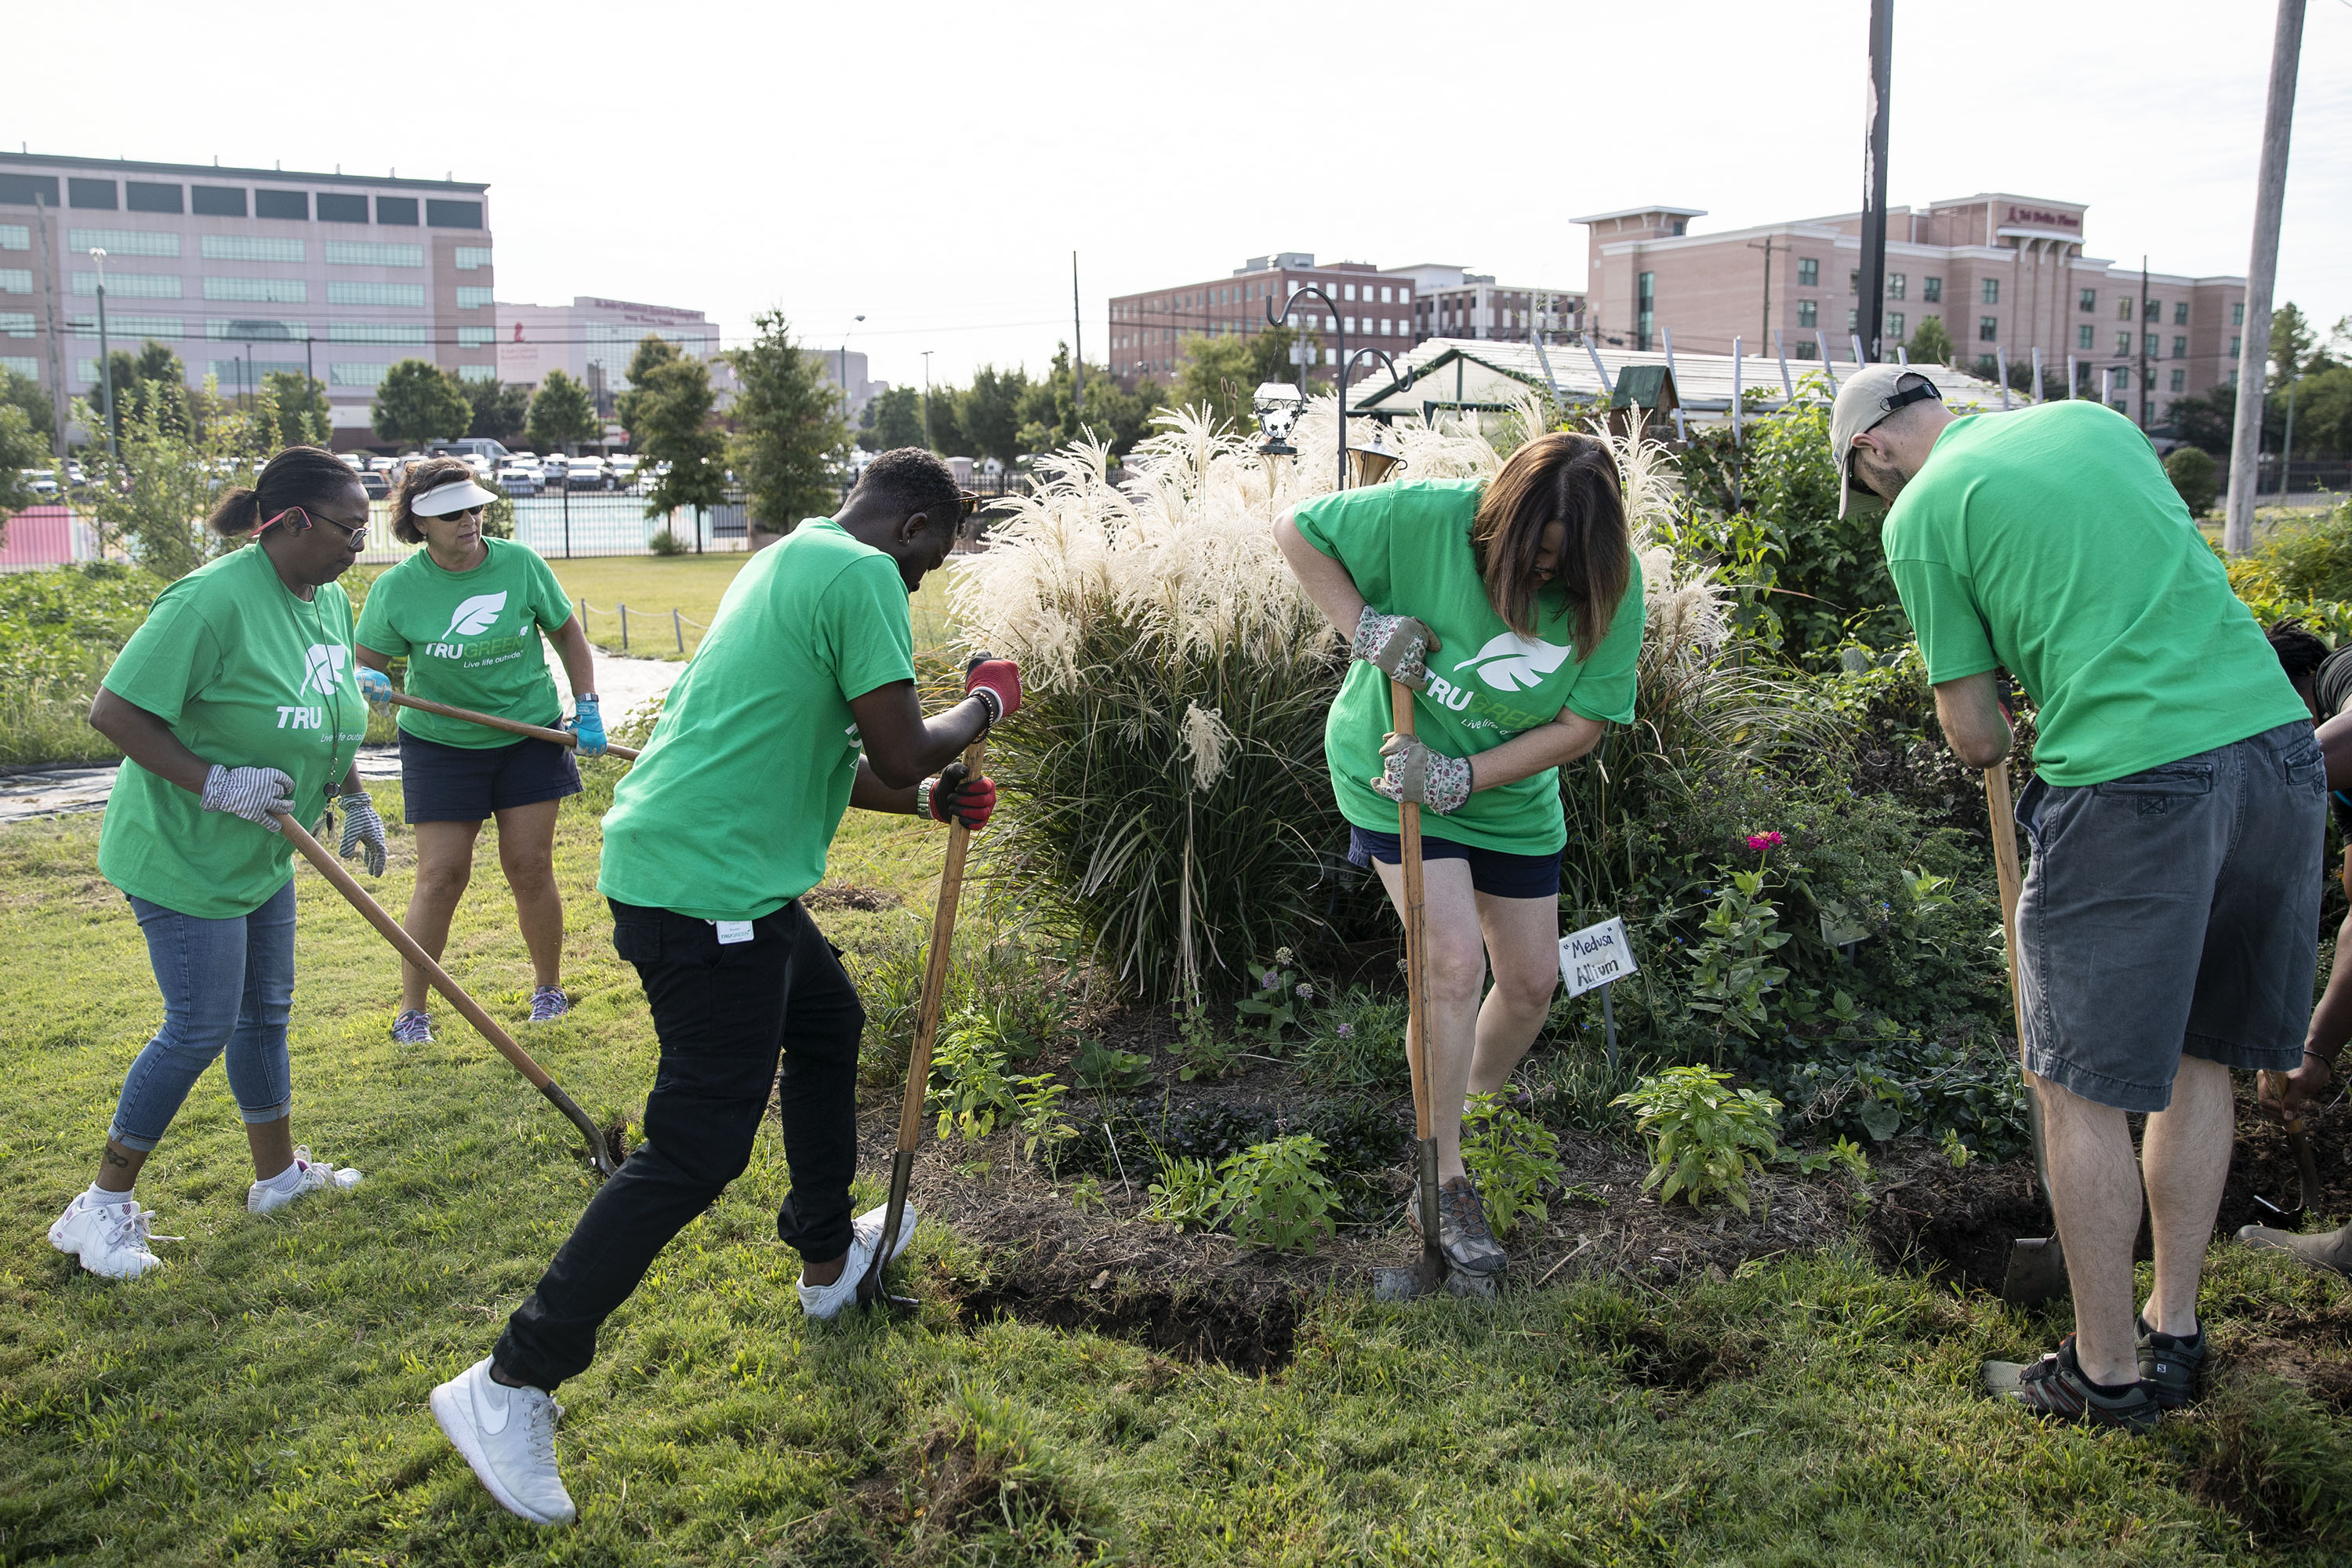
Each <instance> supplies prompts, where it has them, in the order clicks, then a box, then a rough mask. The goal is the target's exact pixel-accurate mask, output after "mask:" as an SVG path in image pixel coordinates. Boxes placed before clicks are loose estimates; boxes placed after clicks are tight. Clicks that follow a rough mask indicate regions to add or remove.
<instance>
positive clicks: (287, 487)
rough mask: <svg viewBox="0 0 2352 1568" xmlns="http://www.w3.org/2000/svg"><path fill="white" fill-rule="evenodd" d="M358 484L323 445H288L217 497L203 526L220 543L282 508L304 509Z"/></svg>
mask: <svg viewBox="0 0 2352 1568" xmlns="http://www.w3.org/2000/svg"><path fill="white" fill-rule="evenodd" d="M358 483H359V476H358V475H356V474H354V473H352V470H351V468H350V466H349V465H347V464H346V463H345V462H344V461H343V460H342V459H341V458H338V457H336V456H335V455H334V454H333V453H332V452H330V451H328V450H327V449H326V448H325V447H285V448H283V449H281V450H280V451H279V452H278V455H277V456H276V457H274V458H270V459H269V461H268V463H267V464H265V465H263V467H262V470H261V473H260V475H259V476H258V477H257V478H256V479H254V481H253V483H252V484H250V485H239V486H237V487H236V489H232V490H229V491H227V492H226V493H225V494H223V495H222V497H221V499H220V501H219V504H218V505H216V506H215V507H214V508H213V511H212V515H211V516H210V517H208V518H206V519H205V527H206V528H208V529H210V530H211V531H213V532H215V533H216V534H218V535H220V536H221V537H222V538H223V539H236V538H237V537H239V536H240V535H244V534H248V533H251V532H252V531H254V530H255V529H257V528H259V527H260V526H261V525H262V524H263V523H264V522H266V521H268V520H269V519H271V518H273V517H276V516H277V515H278V513H280V512H282V511H284V510H286V509H287V508H288V507H291V506H299V507H301V508H304V509H305V510H308V509H310V508H311V507H315V506H318V505H320V503H321V502H327V501H332V500H337V499H339V498H340V497H341V496H342V494H343V493H344V492H345V491H346V490H348V489H350V488H351V487H352V486H353V485H356V484H358Z"/></svg>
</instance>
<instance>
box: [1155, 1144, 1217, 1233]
mask: <svg viewBox="0 0 2352 1568" xmlns="http://www.w3.org/2000/svg"><path fill="white" fill-rule="evenodd" d="M1150 1194H1151V1206H1150V1208H1148V1209H1146V1210H1144V1215H1143V1217H1144V1218H1146V1219H1155V1220H1158V1221H1159V1222H1160V1224H1162V1225H1172V1226H1177V1227H1178V1228H1179V1229H1182V1230H1214V1229H1215V1228H1216V1227H1217V1226H1219V1225H1221V1224H1222V1223H1223V1221H1224V1216H1225V1188H1224V1183H1223V1181H1221V1180H1220V1179H1219V1178H1218V1176H1217V1172H1216V1168H1215V1167H1214V1166H1213V1165H1211V1164H1210V1163H1209V1162H1207V1161H1206V1160H1196V1159H1193V1158H1192V1157H1190V1156H1189V1155H1184V1154H1171V1153H1169V1152H1166V1151H1164V1150H1163V1151H1161V1152H1160V1179H1159V1180H1158V1181H1156V1182H1154V1183H1152V1184H1151V1187H1150Z"/></svg>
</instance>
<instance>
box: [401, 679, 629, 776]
mask: <svg viewBox="0 0 2352 1568" xmlns="http://www.w3.org/2000/svg"><path fill="white" fill-rule="evenodd" d="M392 702H393V705H394V706H395V707H399V708H414V709H415V710H417V711H418V712H420V713H438V714H440V715H441V717H443V718H444V719H462V720H464V721H466V722H467V723H468V724H479V725H481V726H482V727H483V728H484V729H486V730H504V731H506V732H507V733H508V734H509V735H528V736H530V738H531V739H532V740H534V741H552V742H555V743H556V744H557V745H559V746H577V745H578V744H580V737H579V736H577V735H575V734H573V733H572V731H569V730H551V729H549V728H548V727H547V726H546V725H544V724H526V723H524V722H523V721H521V720H520V719H501V718H499V716H498V715H497V714H495V713H477V712H475V711H474V710H472V709H470V708H453V707H451V706H450V705H449V704H448V703H446V702H436V701H434V700H432V699H431V698H430V697H411V696H410V695H409V694H408V693H407V692H405V691H395V692H394V693H393V694H392ZM604 750H605V752H607V753H609V754H611V755H613V756H615V757H618V758H620V759H621V760H622V761H624V762H629V763H634V762H635V761H636V760H637V750H636V748H635V747H634V746H614V745H607V746H606V747H605V748H604Z"/></svg>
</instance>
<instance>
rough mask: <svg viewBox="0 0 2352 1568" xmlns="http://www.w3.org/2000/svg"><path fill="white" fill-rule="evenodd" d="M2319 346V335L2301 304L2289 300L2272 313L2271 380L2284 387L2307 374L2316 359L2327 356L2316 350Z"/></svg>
mask: <svg viewBox="0 0 2352 1568" xmlns="http://www.w3.org/2000/svg"><path fill="white" fill-rule="evenodd" d="M2318 346H2319V334H2318V333H2317V332H2316V331H2313V330H2312V325H2311V322H2310V321H2309V319H2308V318H2306V317H2305V315H2304V313H2303V310H2301V308H2300V307H2298V306H2297V305H2296V304H2295V302H2294V300H2288V301H2287V302H2286V303H2285V304H2284V305H2281V306H2280V307H2279V308H2278V309H2277V310H2273V311H2272V312H2271V383H2272V384H2273V385H2276V386H2284V384H2286V383H2287V382H2288V381H2290V380H2292V379H2293V378H2294V377H2295V376H2297V375H2303V374H2309V372H2310V371H2311V369H2312V368H2313V364H2312V362H2313V361H2314V360H2315V359H2319V360H2324V359H2325V358H2326V355H2324V354H2319V353H2315V350H2316V349H2317V348H2318Z"/></svg>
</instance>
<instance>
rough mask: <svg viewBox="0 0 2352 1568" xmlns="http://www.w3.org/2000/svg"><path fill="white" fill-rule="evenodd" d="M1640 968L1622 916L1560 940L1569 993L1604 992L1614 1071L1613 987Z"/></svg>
mask: <svg viewBox="0 0 2352 1568" xmlns="http://www.w3.org/2000/svg"><path fill="white" fill-rule="evenodd" d="M1640 968H1641V965H1640V964H1638V963H1634V962H1633V943H1632V942H1629V941H1627V940H1626V937H1625V921H1624V920H1623V919H1622V917H1619V916H1612V917H1611V918H1609V919H1608V920H1605V921H1601V923H1600V924H1599V925H1595V926H1586V927H1585V928H1584V929H1583V930H1582V931H1570V932H1569V933H1568V934H1567V935H1566V936H1564V937H1562V938H1560V939H1559V977H1560V978H1561V979H1562V980H1564V981H1566V982H1567V983H1568V994H1570V996H1581V995H1583V994H1585V993H1586V992H1588V991H1591V990H1594V989H1596V988H1597V989H1598V990H1599V991H1600V993H1601V1027H1602V1029H1603V1031H1604V1036H1605V1038H1606V1040H1607V1043H1608V1047H1609V1067H1610V1069H1611V1070H1612V1071H1614V1070H1615V1069H1616V1067H1617V1010H1616V1009H1615V1008H1614V1007H1612V1006H1611V1005H1609V987H1610V985H1611V984H1612V983H1613V982H1615V981H1619V980H1622V979H1624V978H1625V976H1627V975H1629V974H1632V973H1636V972H1638V971H1639V970H1640Z"/></svg>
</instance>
